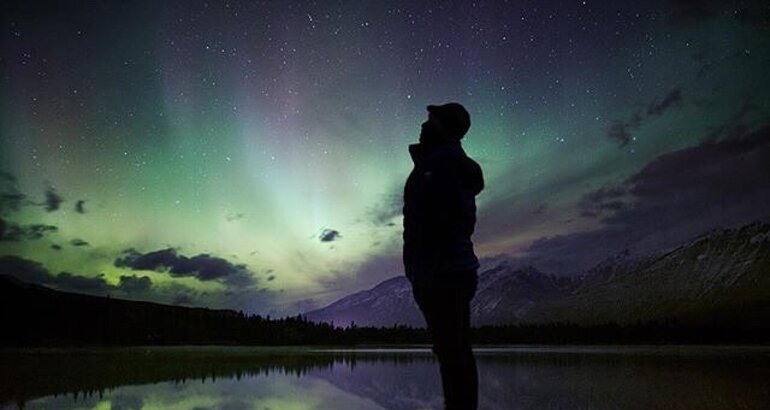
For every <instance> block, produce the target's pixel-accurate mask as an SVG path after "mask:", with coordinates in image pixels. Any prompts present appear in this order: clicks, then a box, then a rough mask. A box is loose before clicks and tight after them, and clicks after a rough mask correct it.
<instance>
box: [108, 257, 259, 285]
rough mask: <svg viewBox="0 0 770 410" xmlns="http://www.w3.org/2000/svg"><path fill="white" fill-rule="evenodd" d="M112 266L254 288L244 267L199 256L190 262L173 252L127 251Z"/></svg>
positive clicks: (251, 279)
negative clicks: (165, 272)
mask: <svg viewBox="0 0 770 410" xmlns="http://www.w3.org/2000/svg"><path fill="white" fill-rule="evenodd" d="M114 265H115V266H117V267H126V268H130V269H133V270H151V271H158V272H162V271H168V273H170V274H171V276H175V277H194V278H197V279H198V280H201V281H211V280H221V281H224V282H226V283H227V284H229V285H232V286H251V285H254V284H255V279H254V276H253V274H252V273H251V272H250V271H249V270H248V269H247V268H246V265H243V264H238V265H236V264H233V263H230V262H229V261H227V260H226V259H223V258H219V257H216V256H211V255H208V254H200V255H196V256H193V257H191V258H189V257H187V256H184V255H179V254H178V253H177V251H176V250H175V249H174V248H167V249H162V250H158V251H153V252H148V253H144V254H143V253H139V252H137V251H136V250H134V249H127V250H126V251H124V252H123V256H122V257H119V258H117V259H115V262H114Z"/></svg>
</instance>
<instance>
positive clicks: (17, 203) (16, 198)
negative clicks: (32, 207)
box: [0, 171, 25, 215]
mask: <svg viewBox="0 0 770 410" xmlns="http://www.w3.org/2000/svg"><path fill="white" fill-rule="evenodd" d="M24 199H25V196H24V194H22V193H21V192H19V190H18V188H17V187H16V177H14V176H13V175H12V174H10V173H8V172H2V171H0V215H7V214H9V213H11V212H16V211H18V210H19V208H21V205H22V203H23V201H24Z"/></svg>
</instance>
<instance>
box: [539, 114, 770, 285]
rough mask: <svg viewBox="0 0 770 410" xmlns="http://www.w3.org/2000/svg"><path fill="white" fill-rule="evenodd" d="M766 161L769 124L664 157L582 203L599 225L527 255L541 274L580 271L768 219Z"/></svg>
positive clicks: (546, 242) (542, 242) (769, 164)
mask: <svg viewBox="0 0 770 410" xmlns="http://www.w3.org/2000/svg"><path fill="white" fill-rule="evenodd" d="M768 158H770V127H769V126H766V127H763V128H761V129H759V130H757V131H755V132H753V133H751V134H750V135H747V136H746V137H745V138H731V139H726V140H723V141H720V142H715V143H711V142H706V143H702V144H700V145H697V146H694V147H689V148H685V149H682V150H679V151H675V152H671V153H668V154H664V155H661V156H659V157H658V158H656V159H655V160H653V161H651V162H650V163H648V164H647V165H646V166H645V167H644V168H643V169H642V170H640V171H639V172H637V173H636V174H634V175H632V176H631V177H629V178H627V179H626V180H625V181H623V182H621V183H620V184H619V185H618V186H614V187H602V188H600V189H598V190H596V191H593V192H590V193H588V194H586V195H585V196H584V197H583V198H582V200H581V202H580V204H579V205H580V208H581V209H582V210H583V211H584V212H585V213H586V215H585V216H589V217H594V218H596V219H598V220H599V221H600V222H602V223H604V226H603V227H602V228H600V229H597V230H594V231H589V232H579V233H573V234H568V235H557V236H554V237H545V238H541V239H538V240H536V241H535V242H533V243H532V245H530V246H529V248H528V249H527V252H528V255H529V256H528V258H531V259H532V261H533V263H535V264H536V265H538V267H540V268H541V269H544V270H546V271H551V272H554V273H577V272H579V271H581V270H582V269H586V268H588V267H590V266H593V265H594V264H595V263H597V262H599V261H600V260H602V259H604V258H606V257H608V256H610V255H613V254H615V253H617V252H619V251H621V250H623V249H630V250H631V251H633V252H635V253H640V254H643V253H648V252H655V251H659V250H661V249H666V248H670V247H672V246H677V245H679V244H681V243H682V242H683V241H686V240H688V239H689V238H692V237H694V236H696V235H698V234H700V233H702V232H705V231H708V230H711V229H714V228H716V227H723V228H727V227H732V226H737V225H741V224H746V223H749V222H751V221H754V220H757V219H766V218H770V208H768V207H767V204H768V203H770V161H768V160H767V159H768ZM626 196H627V197H628V199H629V200H628V201H626V200H625V199H626V198H625V197H626Z"/></svg>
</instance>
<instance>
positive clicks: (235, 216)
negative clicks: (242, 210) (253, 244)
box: [225, 214, 245, 222]
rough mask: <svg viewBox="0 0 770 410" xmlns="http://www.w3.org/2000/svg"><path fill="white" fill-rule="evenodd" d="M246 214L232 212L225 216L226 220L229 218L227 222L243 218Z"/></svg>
mask: <svg viewBox="0 0 770 410" xmlns="http://www.w3.org/2000/svg"><path fill="white" fill-rule="evenodd" d="M244 216H245V215H244V214H230V215H227V216H226V217H225V220H227V222H232V221H237V220H239V219H243V217H244Z"/></svg>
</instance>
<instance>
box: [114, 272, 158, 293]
mask: <svg viewBox="0 0 770 410" xmlns="http://www.w3.org/2000/svg"><path fill="white" fill-rule="evenodd" d="M151 287H152V280H151V279H150V278H149V277H147V276H141V277H139V276H136V275H131V276H127V275H121V276H120V282H119V283H118V288H119V289H121V290H123V291H125V292H126V293H141V292H146V291H148V290H150V288H151Z"/></svg>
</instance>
